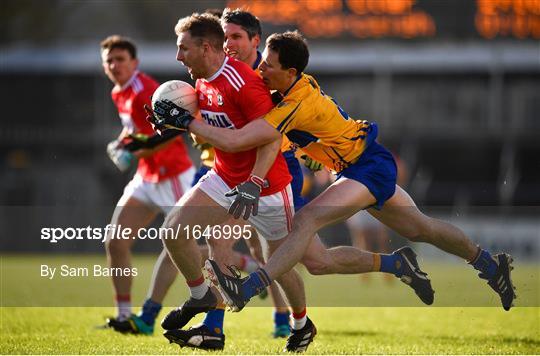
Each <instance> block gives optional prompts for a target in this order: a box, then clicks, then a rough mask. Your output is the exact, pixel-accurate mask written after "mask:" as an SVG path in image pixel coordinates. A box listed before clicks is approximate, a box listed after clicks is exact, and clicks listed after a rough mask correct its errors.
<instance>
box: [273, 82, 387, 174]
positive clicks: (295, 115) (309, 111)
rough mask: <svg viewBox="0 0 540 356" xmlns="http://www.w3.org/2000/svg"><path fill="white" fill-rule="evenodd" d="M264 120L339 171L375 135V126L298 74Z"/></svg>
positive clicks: (332, 168)
mask: <svg viewBox="0 0 540 356" xmlns="http://www.w3.org/2000/svg"><path fill="white" fill-rule="evenodd" d="M264 118H265V120H266V121H267V122H268V123H270V124H271V125H272V126H273V127H275V128H276V129H277V130H278V131H279V132H280V133H282V134H283V135H285V136H286V137H287V138H288V139H289V140H290V141H291V142H292V143H294V144H295V145H297V146H298V147H299V148H301V149H302V151H303V152H305V153H306V154H307V155H309V156H310V157H311V158H313V159H314V160H317V161H319V162H321V163H322V164H324V165H325V166H326V167H327V168H328V169H330V170H333V171H335V172H341V171H342V170H343V169H345V168H347V167H349V166H350V165H351V164H353V163H355V162H356V161H357V160H358V158H359V157H360V155H361V154H362V153H363V152H364V151H365V149H366V147H367V146H368V145H369V143H371V142H373V141H374V140H375V138H376V136H377V127H376V125H374V124H371V123H369V122H367V121H362V120H353V119H352V118H350V117H349V115H348V114H347V113H346V112H345V111H343V110H342V109H341V108H340V107H339V106H338V105H337V103H336V102H335V101H334V99H332V98H331V97H330V96H328V95H326V94H325V93H324V92H323V91H322V90H321V88H320V87H319V84H318V83H317V82H316V81H315V79H314V78H313V77H311V76H309V75H307V74H301V75H300V76H299V78H298V79H297V81H296V82H295V83H294V84H293V86H292V87H291V88H290V89H289V90H288V92H286V93H285V95H284V98H283V100H282V101H281V102H280V103H279V104H278V105H277V106H276V107H274V109H272V110H271V111H270V112H269V113H268V114H266V115H265V117H264Z"/></svg>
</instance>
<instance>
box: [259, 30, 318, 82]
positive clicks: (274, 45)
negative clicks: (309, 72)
mask: <svg viewBox="0 0 540 356" xmlns="http://www.w3.org/2000/svg"><path fill="white" fill-rule="evenodd" d="M266 47H268V48H269V49H271V50H272V51H274V52H276V53H277V54H278V59H279V63H280V64H281V67H283V68H284V69H289V68H295V69H296V71H297V72H298V73H302V72H303V71H304V69H306V66H307V64H308V62H309V50H308V46H307V41H306V39H305V38H304V37H303V36H302V34H300V32H298V31H287V32H283V33H274V34H272V35H271V36H270V37H268V38H267V39H266Z"/></svg>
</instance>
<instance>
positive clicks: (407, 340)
mask: <svg viewBox="0 0 540 356" xmlns="http://www.w3.org/2000/svg"><path fill="white" fill-rule="evenodd" d="M42 263H48V264H55V263H56V264H62V263H67V264H76V263H78V264H79V265H81V264H87V265H91V264H93V263H101V264H104V259H103V257H102V256H89V257H83V256H71V257H69V256H49V255H47V256H45V255H44V256H3V257H2V272H1V273H2V281H1V292H2V293H1V296H2V306H3V307H2V308H1V309H0V314H1V317H0V335H1V336H0V339H1V340H0V353H2V354H30V353H31V354H192V353H207V352H197V351H196V350H193V349H187V348H184V349H180V348H179V347H178V345H176V344H168V342H167V340H166V339H165V338H164V337H163V336H161V333H162V330H161V328H160V327H159V326H158V327H157V329H156V332H155V334H154V335H153V336H134V335H121V334H117V333H115V332H113V331H112V330H109V329H102V328H99V326H100V325H102V324H103V322H104V318H105V317H106V316H107V315H111V314H112V313H113V312H114V308H113V307H112V306H111V305H110V304H111V300H112V297H111V289H110V281H109V280H108V279H106V278H102V279H101V278H71V279H53V280H47V279H46V278H42V277H39V265H40V264H42ZM152 263H153V257H151V256H143V257H141V256H137V257H136V261H135V265H136V266H139V267H140V271H141V274H140V275H139V277H137V278H136V279H135V285H134V295H133V300H134V305H136V306H137V305H138V304H140V303H141V302H142V300H143V298H144V295H145V290H146V287H147V285H148V280H149V277H150V273H151V266H152ZM425 265H426V270H427V271H429V272H430V276H431V277H432V279H433V285H434V288H435V290H436V292H437V293H436V295H435V297H436V302H435V304H434V306H432V307H422V306H421V304H420V302H418V301H417V300H416V297H415V296H414V293H413V292H412V291H411V290H409V289H408V287H406V286H404V285H402V284H401V283H399V282H397V281H395V282H396V283H389V282H388V281H387V280H386V279H385V278H378V277H375V276H370V278H369V279H367V280H366V279H364V278H359V277H358V276H343V277H334V278H329V277H324V278H321V277H311V276H309V275H307V274H305V273H304V274H303V275H304V277H305V281H306V291H307V295H308V301H309V306H308V313H309V315H310V317H311V319H312V320H313V321H314V323H315V324H316V326H317V328H318V335H317V337H316V338H315V341H314V343H313V344H312V345H311V346H310V347H309V349H308V352H307V353H308V354H539V353H540V308H539V307H538V305H539V302H540V301H539V300H538V288H539V287H538V283H539V282H538V281H539V279H538V268H537V267H538V266H537V265H532V266H526V265H522V266H519V265H517V266H516V270H515V272H516V273H515V274H514V276H513V278H514V282H515V284H516V285H517V286H518V295H519V298H520V299H518V302H517V305H518V307H516V308H514V309H512V310H511V311H510V312H505V311H503V310H502V308H501V307H499V306H498V304H497V300H496V297H494V296H493V295H492V292H491V291H490V290H488V288H487V287H486V286H485V285H484V283H482V282H480V281H478V279H477V278H476V277H475V274H474V273H473V272H471V271H470V270H468V269H467V267H463V266H461V265H459V264H458V265H454V264H450V265H445V264H433V263H431V264H430V263H425ZM184 289H185V288H184V287H183V285H182V284H181V283H179V284H177V285H175V287H173V290H171V293H170V295H169V296H168V298H167V299H166V304H167V305H168V306H167V307H166V308H164V311H163V312H162V315H164V314H165V313H166V312H168V311H169V310H170V308H171V307H172V306H174V305H177V304H178V303H179V302H180V301H182V300H183V299H184V298H185V290H184ZM520 291H521V293H520ZM464 295H465V296H466V297H463V296H464ZM460 297H461V298H464V299H458V300H455V299H456V298H460ZM452 299H454V300H452ZM396 300H399V302H396ZM452 301H453V302H452ZM387 302H388V303H387ZM385 303H387V304H386V305H387V306H375V305H384V304H385ZM400 303H401V304H400ZM77 305H78V306H77ZM268 305H269V304H268V302H267V301H259V300H255V301H254V303H250V307H247V308H246V309H245V310H244V311H242V312H241V313H227V314H226V321H225V334H226V337H227V339H226V345H225V350H224V351H223V352H221V353H222V354H276V353H281V350H282V349H283V346H284V344H285V340H284V339H278V340H274V339H272V338H271V337H270V333H271V331H272V318H271V315H272V309H271V308H270V307H269V306H268ZM200 320H201V318H198V319H197V320H195V321H194V323H196V322H199V321H200Z"/></svg>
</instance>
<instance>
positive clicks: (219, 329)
mask: <svg viewBox="0 0 540 356" xmlns="http://www.w3.org/2000/svg"><path fill="white" fill-rule="evenodd" d="M224 318H225V310H224V309H214V310H210V311H209V312H208V313H206V316H205V317H204V320H203V324H204V325H205V326H206V327H207V328H208V329H209V330H210V331H212V332H214V333H215V334H217V335H221V334H223V319H224Z"/></svg>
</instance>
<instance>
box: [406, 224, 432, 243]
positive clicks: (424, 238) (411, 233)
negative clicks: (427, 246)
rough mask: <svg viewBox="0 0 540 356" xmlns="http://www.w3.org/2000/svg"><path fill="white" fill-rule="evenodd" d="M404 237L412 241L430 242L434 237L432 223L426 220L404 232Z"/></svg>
mask: <svg viewBox="0 0 540 356" xmlns="http://www.w3.org/2000/svg"><path fill="white" fill-rule="evenodd" d="M402 235H403V237H405V238H406V239H407V240H409V241H411V242H429V241H431V237H432V235H433V234H432V229H431V225H430V224H429V223H428V222H427V221H426V222H423V223H420V224H416V226H414V227H412V228H411V229H408V230H406V231H405V232H404V233H402Z"/></svg>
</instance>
